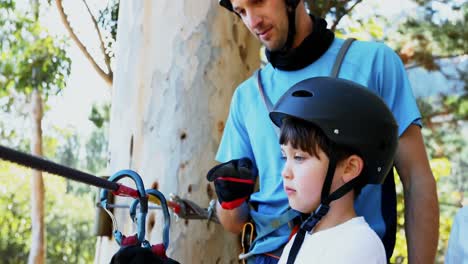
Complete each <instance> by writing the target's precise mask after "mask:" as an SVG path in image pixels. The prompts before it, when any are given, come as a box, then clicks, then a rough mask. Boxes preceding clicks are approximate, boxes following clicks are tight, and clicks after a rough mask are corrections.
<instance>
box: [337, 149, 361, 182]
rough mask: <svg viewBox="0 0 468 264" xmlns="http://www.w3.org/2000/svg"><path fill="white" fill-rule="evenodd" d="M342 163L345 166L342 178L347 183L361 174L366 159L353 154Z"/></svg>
mask: <svg viewBox="0 0 468 264" xmlns="http://www.w3.org/2000/svg"><path fill="white" fill-rule="evenodd" d="M342 165H343V166H344V167H343V175H342V179H343V181H344V182H345V183H346V182H349V181H351V180H352V179H354V178H356V177H357V176H359V175H360V174H361V172H362V169H363V168H364V161H363V160H362V158H361V157H359V156H358V155H351V156H349V157H347V158H346V159H345V160H344V161H343V163H342Z"/></svg>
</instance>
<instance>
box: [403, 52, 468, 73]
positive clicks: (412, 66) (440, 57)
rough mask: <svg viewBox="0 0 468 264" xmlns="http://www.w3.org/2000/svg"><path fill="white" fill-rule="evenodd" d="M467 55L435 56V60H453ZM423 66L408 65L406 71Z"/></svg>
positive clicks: (417, 64) (419, 63) (417, 63)
mask: <svg viewBox="0 0 468 264" xmlns="http://www.w3.org/2000/svg"><path fill="white" fill-rule="evenodd" d="M464 55H466V54H455V55H445V56H434V57H433V58H434V60H439V59H453V58H456V57H459V56H464ZM421 65H423V64H422V63H421V62H413V63H411V64H407V65H405V69H406V70H410V69H413V68H417V67H419V66H421Z"/></svg>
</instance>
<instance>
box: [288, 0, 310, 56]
mask: <svg viewBox="0 0 468 264" xmlns="http://www.w3.org/2000/svg"><path fill="white" fill-rule="evenodd" d="M313 26H314V25H313V21H312V19H311V18H310V16H309V14H307V12H306V10H305V7H303V6H302V5H299V6H298V7H297V10H296V35H295V37H294V42H293V45H292V47H293V48H296V47H297V46H299V45H300V44H301V43H302V41H304V39H305V38H306V37H307V36H309V35H310V33H312V30H313Z"/></svg>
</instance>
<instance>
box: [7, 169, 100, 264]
mask: <svg viewBox="0 0 468 264" xmlns="http://www.w3.org/2000/svg"><path fill="white" fill-rule="evenodd" d="M30 177H31V172H30V170H28V169H25V168H22V167H19V166H16V165H14V164H11V163H7V162H0V179H1V180H0V255H1V256H2V263H5V264H10V263H11V264H16V263H26V261H27V260H28V252H29V250H30V247H31V246H30V239H31V226H32V225H31V219H30V218H29V217H28V215H29V211H30V206H29V204H28V202H29V193H30V192H31V188H30V185H29V184H28V181H29V179H30ZM44 181H45V183H46V184H45V186H46V192H47V196H46V199H45V207H46V210H47V216H46V217H45V224H46V229H47V233H48V234H50V235H49V236H48V239H47V240H48V246H47V249H46V251H47V254H46V255H47V258H46V262H47V263H92V261H93V257H94V248H95V239H94V237H93V236H91V233H92V230H91V229H92V222H93V212H94V210H93V199H92V197H90V196H89V195H82V196H79V195H76V194H70V193H67V192H66V188H67V183H66V180H65V179H63V178H60V177H56V176H53V175H48V174H46V177H45V178H44ZM81 185H83V184H81Z"/></svg>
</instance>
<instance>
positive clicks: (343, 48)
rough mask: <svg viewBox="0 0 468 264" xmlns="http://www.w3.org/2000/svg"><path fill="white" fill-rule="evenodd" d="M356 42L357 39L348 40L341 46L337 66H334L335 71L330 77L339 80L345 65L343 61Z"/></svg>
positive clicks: (333, 70) (336, 60)
mask: <svg viewBox="0 0 468 264" xmlns="http://www.w3.org/2000/svg"><path fill="white" fill-rule="evenodd" d="M355 40H356V39H355V38H349V39H346V40H345V42H344V43H343V45H341V48H340V51H338V55H336V59H335V64H334V65H333V69H332V72H331V75H330V76H331V77H333V78H338V75H339V74H340V69H341V64H342V63H343V59H344V57H345V55H346V52H347V51H348V49H349V47H350V46H351V44H353V41H355Z"/></svg>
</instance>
